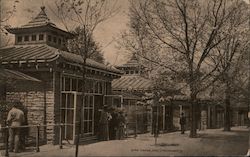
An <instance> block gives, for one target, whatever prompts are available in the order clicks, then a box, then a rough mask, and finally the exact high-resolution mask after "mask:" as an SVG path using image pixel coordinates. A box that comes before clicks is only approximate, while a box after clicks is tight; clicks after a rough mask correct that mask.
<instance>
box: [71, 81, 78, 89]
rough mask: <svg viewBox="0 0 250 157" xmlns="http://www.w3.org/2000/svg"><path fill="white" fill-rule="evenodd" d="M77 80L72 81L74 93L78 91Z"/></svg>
mask: <svg viewBox="0 0 250 157" xmlns="http://www.w3.org/2000/svg"><path fill="white" fill-rule="evenodd" d="M76 85H77V84H76V79H72V87H71V89H72V91H76Z"/></svg>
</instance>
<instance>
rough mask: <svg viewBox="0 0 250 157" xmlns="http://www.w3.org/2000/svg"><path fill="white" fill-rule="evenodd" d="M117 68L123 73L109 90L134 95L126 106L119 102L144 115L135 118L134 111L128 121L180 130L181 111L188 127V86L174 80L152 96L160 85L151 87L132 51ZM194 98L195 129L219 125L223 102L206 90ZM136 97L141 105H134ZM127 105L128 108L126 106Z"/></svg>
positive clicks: (222, 119) (128, 109)
mask: <svg viewBox="0 0 250 157" xmlns="http://www.w3.org/2000/svg"><path fill="white" fill-rule="evenodd" d="M117 68H118V69H120V70H122V71H124V75H123V76H121V78H118V79H115V80H114V81H113V82H112V89H113V91H115V92H118V93H119V92H123V93H124V92H126V93H130V94H132V95H136V96H138V97H139V98H140V99H137V100H134V101H133V102H132V103H130V106H127V104H126V103H123V104H124V107H125V108H126V110H127V112H128V113H130V114H132V115H133V114H135V111H138V113H139V112H141V113H142V114H144V115H146V116H141V117H144V118H141V119H142V120H141V121H140V122H139V121H138V118H137V120H135V118H134V117H136V116H135V115H134V116H130V117H132V118H130V119H131V120H130V121H132V122H134V121H137V123H138V124H137V125H141V124H145V122H146V123H147V125H148V126H151V127H148V128H147V129H146V130H147V131H150V130H151V129H152V130H151V131H152V132H154V129H153V128H155V127H158V131H160V132H168V131H175V130H180V124H179V121H180V114H181V112H184V113H185V116H186V129H189V128H190V122H191V117H190V106H191V104H190V103H189V98H188V96H187V92H188V91H187V90H188V89H187V85H186V84H185V83H176V84H175V85H174V87H173V88H171V89H170V88H169V89H167V90H166V89H164V92H163V93H161V94H160V95H158V96H156V95H155V91H160V90H161V89H155V88H154V87H153V86H154V84H153V82H152V81H151V80H150V79H149V78H147V74H146V72H145V68H144V67H143V66H142V65H140V64H139V61H138V59H137V58H136V56H135V55H133V56H132V57H131V59H130V60H129V61H128V62H127V63H125V64H123V65H121V66H118V67H117ZM183 87H185V88H183ZM179 89H181V90H179ZM198 99H199V101H198V104H197V105H198V107H197V110H198V112H197V115H196V116H197V121H198V124H197V129H206V128H220V127H223V124H224V108H223V106H222V105H221V104H219V103H218V102H217V101H215V100H214V98H213V97H211V96H210V95H209V91H205V92H202V93H200V94H199V95H198ZM136 101H137V102H138V101H139V102H141V101H144V103H141V104H143V105H141V106H140V107H138V105H137V103H136ZM139 104H140V103H139ZM133 107H134V108H133ZM143 107H144V108H143ZM130 108H132V109H131V110H130ZM135 108H137V109H135ZM132 111H133V112H132ZM145 117H147V118H145ZM143 119H144V120H143ZM156 123H157V126H156V125H155V124H156ZM144 130H145V128H144Z"/></svg>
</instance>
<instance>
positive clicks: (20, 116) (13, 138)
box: [7, 102, 24, 153]
mask: <svg viewBox="0 0 250 157" xmlns="http://www.w3.org/2000/svg"><path fill="white" fill-rule="evenodd" d="M18 105H19V103H18V102H16V103H14V105H13V107H12V109H11V110H10V111H9V113H8V117H7V123H8V125H9V126H10V127H11V128H10V130H9V132H10V136H9V137H10V152H13V147H14V149H15V153H18V152H19V139H20V128H18V127H19V126H21V125H22V123H23V122H24V113H23V111H22V110H20V109H18Z"/></svg>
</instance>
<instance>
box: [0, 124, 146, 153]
mask: <svg viewBox="0 0 250 157" xmlns="http://www.w3.org/2000/svg"><path fill="white" fill-rule="evenodd" d="M67 125H73V124H64V123H62V124H53V125H52V124H51V125H24V126H19V127H10V126H4V127H0V133H2V134H1V136H2V139H3V140H4V149H5V152H4V153H5V154H4V155H5V157H9V129H11V128H20V129H21V128H33V129H32V130H33V133H34V130H35V137H34V141H33V140H31V141H32V142H29V143H28V146H32V145H33V146H35V150H36V152H40V148H39V146H40V145H41V143H43V141H42V142H41V140H42V139H44V138H42V139H41V131H43V130H41V128H43V127H50V126H51V127H59V148H60V149H62V148H63V128H64V127H65V126H67ZM145 125H148V124H145ZM129 130H130V132H129ZM125 132H126V134H125V136H126V137H128V136H129V135H130V136H132V137H134V138H136V137H137V134H138V133H142V132H140V131H139V130H138V124H137V123H136V122H131V123H128V124H127V127H126V130H125ZM33 133H31V134H33ZM25 140H28V139H25ZM26 142H27V141H26ZM26 144H27V143H26ZM44 144H45V143H44Z"/></svg>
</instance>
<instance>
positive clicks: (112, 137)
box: [109, 108, 118, 140]
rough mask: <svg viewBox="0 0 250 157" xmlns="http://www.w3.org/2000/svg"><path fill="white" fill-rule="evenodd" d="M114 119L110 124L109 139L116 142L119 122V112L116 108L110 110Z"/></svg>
mask: <svg viewBox="0 0 250 157" xmlns="http://www.w3.org/2000/svg"><path fill="white" fill-rule="evenodd" d="M110 112H111V116H112V119H111V120H110V122H109V139H110V140H115V139H116V128H117V126H118V121H117V116H118V114H117V112H116V110H115V109H114V108H111V109H110Z"/></svg>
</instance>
